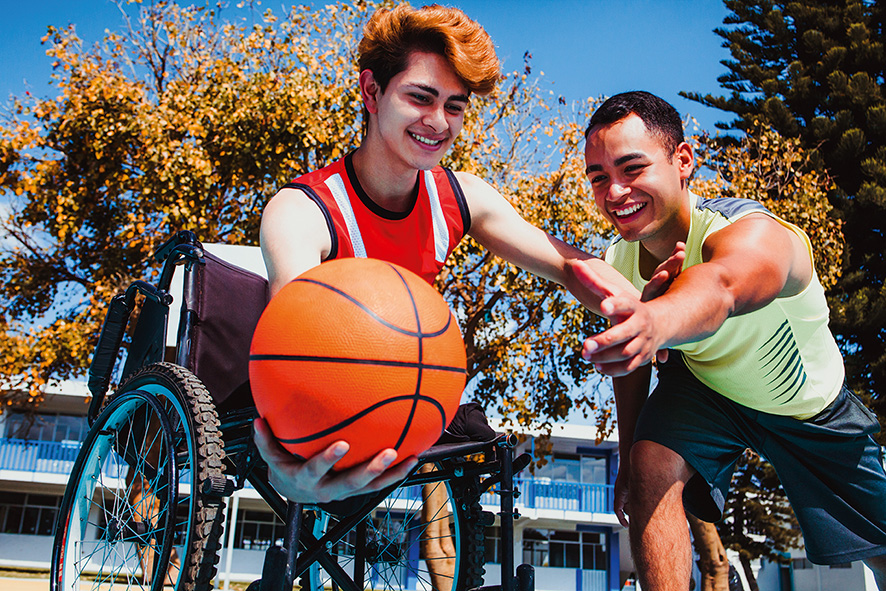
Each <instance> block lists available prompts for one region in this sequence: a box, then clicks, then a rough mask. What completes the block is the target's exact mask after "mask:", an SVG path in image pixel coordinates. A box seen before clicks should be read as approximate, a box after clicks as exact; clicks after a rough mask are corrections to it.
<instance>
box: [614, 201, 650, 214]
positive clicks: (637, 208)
mask: <svg viewBox="0 0 886 591" xmlns="http://www.w3.org/2000/svg"><path fill="white" fill-rule="evenodd" d="M644 207H646V204H645V203H635V204H633V205H631V206H630V207H625V208H624V209H619V210H617V211H613V212H612V215H614V216H615V217H617V218H626V217H628V216H629V215H633V214H635V213H637V212H638V211H640V210H641V209H643V208H644Z"/></svg>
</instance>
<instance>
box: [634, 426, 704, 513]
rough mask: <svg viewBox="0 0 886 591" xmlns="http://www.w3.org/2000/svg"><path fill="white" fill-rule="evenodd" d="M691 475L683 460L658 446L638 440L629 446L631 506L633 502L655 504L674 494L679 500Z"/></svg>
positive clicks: (665, 448)
mask: <svg viewBox="0 0 886 591" xmlns="http://www.w3.org/2000/svg"><path fill="white" fill-rule="evenodd" d="M691 476H692V472H691V469H690V468H689V465H688V464H687V463H686V461H685V460H684V459H683V458H682V457H681V456H680V455H679V454H677V453H676V452H675V451H673V450H671V449H668V448H667V447H665V446H663V445H661V444H658V443H654V442H652V441H638V442H636V443H635V444H634V445H633V446H632V447H631V474H630V481H631V486H630V491H631V498H632V505H633V503H634V500H636V501H639V502H641V503H643V502H650V503H658V502H659V501H660V500H661V499H663V498H664V497H666V496H674V495H676V497H677V498H678V499H682V496H681V495H682V491H683V487H684V486H685V484H686V482H687V481H688V480H689V478H690V477H691ZM681 502H682V501H681Z"/></svg>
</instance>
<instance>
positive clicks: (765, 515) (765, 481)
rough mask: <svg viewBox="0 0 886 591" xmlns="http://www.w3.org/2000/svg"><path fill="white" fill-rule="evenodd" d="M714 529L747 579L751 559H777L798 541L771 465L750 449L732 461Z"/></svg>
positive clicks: (750, 573)
mask: <svg viewBox="0 0 886 591" xmlns="http://www.w3.org/2000/svg"><path fill="white" fill-rule="evenodd" d="M717 531H718V532H719V534H720V540H721V541H722V542H723V546H724V547H725V548H728V549H731V550H735V551H736V552H738V557H739V560H740V561H741V565H742V568H743V570H744V572H745V576H746V577H747V578H748V580H749V581H750V580H752V579H753V578H754V575H753V571H752V569H751V561H753V560H756V559H758V558H762V559H765V560H768V561H769V562H780V561H782V560H784V557H785V555H786V553H787V552H788V551H789V550H791V549H792V548H799V547H800V545H801V539H800V526H799V524H798V523H797V518H796V517H795V516H794V512H793V510H791V506H790V503H789V502H788V498H787V495H786V494H785V492H784V489H783V488H782V487H781V483H780V482H779V480H778V476H777V475H776V474H775V468H773V467H772V465H771V464H769V463H768V462H766V461H764V460H762V459H761V458H760V456H758V455H757V454H755V453H754V452H752V451H750V450H747V451H746V452H745V453H744V455H743V456H742V457H741V458H740V459H739V460H738V462H737V463H736V465H735V473H734V474H733V477H732V489H731V491H730V493H729V496H728V497H727V498H726V506H725V507H724V508H723V521H721V522H719V523H718V524H717ZM754 584H756V582H755V583H754Z"/></svg>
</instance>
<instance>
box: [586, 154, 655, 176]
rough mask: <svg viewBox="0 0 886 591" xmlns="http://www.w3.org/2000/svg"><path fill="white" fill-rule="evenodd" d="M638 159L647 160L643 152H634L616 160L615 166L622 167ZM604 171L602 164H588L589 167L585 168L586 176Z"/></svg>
mask: <svg viewBox="0 0 886 591" xmlns="http://www.w3.org/2000/svg"><path fill="white" fill-rule="evenodd" d="M638 158H645V155H644V154H642V153H641V152H632V153H630V154H625V155H624V156H619V157H618V158H616V159H615V163H614V164H615V166H621V165H622V164H624V163H625V162H630V161H631V160H637V159H638ZM601 170H603V166H602V165H600V164H588V167H587V168H585V174H590V173H592V172H599V171H601Z"/></svg>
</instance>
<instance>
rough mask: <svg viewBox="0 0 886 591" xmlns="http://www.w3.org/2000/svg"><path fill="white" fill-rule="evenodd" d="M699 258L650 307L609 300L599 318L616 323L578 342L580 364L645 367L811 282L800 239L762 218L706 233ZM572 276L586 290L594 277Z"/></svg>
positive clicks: (613, 371) (616, 371)
mask: <svg viewBox="0 0 886 591" xmlns="http://www.w3.org/2000/svg"><path fill="white" fill-rule="evenodd" d="M703 259H704V262H703V263H701V264H698V265H694V266H692V267H690V268H688V269H685V270H684V271H683V272H682V273H681V274H680V275H679V276H678V277H677V278H676V279H675V280H674V282H673V284H672V285H671V286H670V288H669V289H668V290H667V292H666V293H665V294H663V295H662V296H661V297H658V298H656V299H654V300H651V301H648V302H637V301H636V300H631V299H629V298H623V297H617V296H616V297H611V298H608V299H607V300H606V301H604V302H603V303H602V304H601V308H602V312H603V314H604V315H606V316H607V317H609V318H618V319H619V322H618V324H615V325H614V326H613V327H612V328H610V329H609V330H607V331H605V332H603V333H600V334H598V335H595V336H593V337H591V338H589V339H588V340H587V341H585V347H584V355H585V357H586V358H587V359H589V360H590V361H593V362H594V363H595V364H596V365H597V367H598V369H599V370H600V371H602V372H603V373H607V374H609V375H614V376H617V375H624V374H625V373H629V372H631V371H633V370H635V369H637V368H638V367H640V366H641V365H643V364H645V363H648V362H649V361H650V360H651V359H652V356H653V355H654V353H655V351H657V350H659V349H664V348H668V347H672V346H675V345H679V344H682V343H688V342H693V341H697V340H701V339H703V338H705V337H707V336H709V335H711V334H713V333H714V332H716V331H717V329H719V328H720V326H722V324H723V322H725V321H726V319H727V318H729V317H731V316H738V315H740V314H746V313H748V312H752V311H754V310H758V309H760V308H762V307H763V306H765V305H767V304H769V303H770V302H772V301H773V300H774V299H775V298H777V297H788V296H792V295H796V294H798V293H800V292H801V291H802V290H803V289H804V288H805V287H806V286H807V285H808V284H809V281H810V280H811V278H812V260H811V256H810V253H809V249H808V247H807V245H806V243H805V242H804V240H802V239H801V238H800V237H799V236H798V235H797V234H795V233H794V232H792V231H791V230H789V229H787V228H785V227H784V226H782V225H781V224H780V223H779V222H777V221H776V220H774V219H772V218H770V217H768V216H766V215H763V214H751V215H749V216H747V217H746V218H743V219H742V220H739V221H738V222H736V223H734V224H732V225H730V226H729V227H727V228H724V229H723V230H720V231H718V232H716V233H715V234H712V235H711V236H710V237H709V238H708V239H707V241H706V242H705V245H704V248H703ZM579 275H580V279H581V280H582V282H583V283H585V285H586V286H588V287H589V289H591V290H592V291H593V290H594V289H595V288H594V287H593V284H594V283H595V282H596V278H595V277H593V276H592V275H590V274H581V272H579ZM601 289H605V286H604V287H603V288H601Z"/></svg>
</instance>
